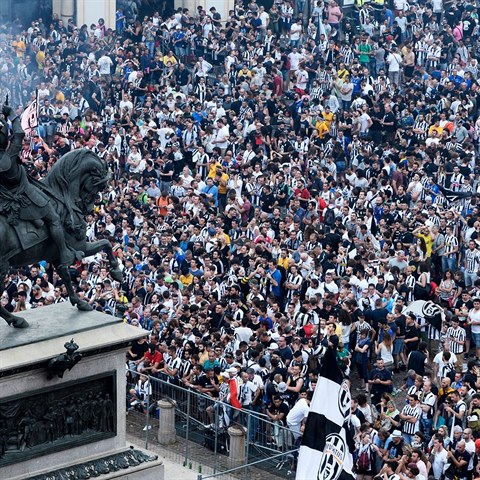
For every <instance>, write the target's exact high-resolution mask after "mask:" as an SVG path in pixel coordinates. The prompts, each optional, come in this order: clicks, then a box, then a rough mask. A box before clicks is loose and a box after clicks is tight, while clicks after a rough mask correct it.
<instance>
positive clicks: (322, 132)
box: [315, 120, 330, 138]
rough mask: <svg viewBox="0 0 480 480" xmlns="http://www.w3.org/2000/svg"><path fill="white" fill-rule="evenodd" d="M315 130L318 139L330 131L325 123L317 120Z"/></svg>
mask: <svg viewBox="0 0 480 480" xmlns="http://www.w3.org/2000/svg"><path fill="white" fill-rule="evenodd" d="M315 128H316V129H317V130H318V136H319V137H320V138H325V137H326V136H327V134H328V132H329V131H330V129H329V128H328V125H327V122H325V121H322V120H317V123H316V124H315Z"/></svg>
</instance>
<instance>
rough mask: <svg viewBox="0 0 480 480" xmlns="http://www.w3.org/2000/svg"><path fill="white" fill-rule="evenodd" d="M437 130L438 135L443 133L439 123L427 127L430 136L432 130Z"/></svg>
mask: <svg viewBox="0 0 480 480" xmlns="http://www.w3.org/2000/svg"><path fill="white" fill-rule="evenodd" d="M435 130H436V131H437V133H438V136H440V135H441V134H442V133H443V127H441V126H440V125H439V126H438V127H436V126H435V125H432V126H431V127H430V128H429V129H428V136H429V137H431V136H433V132H434V131H435Z"/></svg>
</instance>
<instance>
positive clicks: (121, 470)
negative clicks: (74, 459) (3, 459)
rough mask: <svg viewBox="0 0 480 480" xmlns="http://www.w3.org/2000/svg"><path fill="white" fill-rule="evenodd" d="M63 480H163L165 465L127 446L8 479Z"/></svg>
mask: <svg viewBox="0 0 480 480" xmlns="http://www.w3.org/2000/svg"><path fill="white" fill-rule="evenodd" d="M109 470H110V471H109ZM72 475H73V476H72ZM65 478H75V479H76V480H82V479H87V478H98V479H99V480H110V479H122V480H140V479H141V480H163V478H164V465H163V462H162V461H161V460H159V459H158V456H157V455H155V454H152V453H151V452H148V451H146V450H144V449H140V448H138V447H134V446H132V445H130V448H128V449H126V450H122V451H120V452H117V453H114V454H111V455H107V456H102V457H94V458H87V459H85V460H84V461H83V462H82V463H78V464H74V465H64V466H63V467H60V468H57V469H56V470H55V471H53V472H52V471H45V472H43V473H41V474H38V473H36V474H34V475H33V476H28V477H25V476H21V477H16V478H13V479H10V480H63V479H65Z"/></svg>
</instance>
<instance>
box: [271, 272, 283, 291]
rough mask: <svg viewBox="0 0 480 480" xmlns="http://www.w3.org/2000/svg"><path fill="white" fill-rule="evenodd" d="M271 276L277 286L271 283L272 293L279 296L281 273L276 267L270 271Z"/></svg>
mask: <svg viewBox="0 0 480 480" xmlns="http://www.w3.org/2000/svg"><path fill="white" fill-rule="evenodd" d="M270 275H271V277H272V278H273V279H274V280H275V281H276V282H277V286H275V285H274V284H273V283H271V286H272V293H273V294H274V295H275V296H276V297H280V295H281V291H282V289H281V288H280V282H281V281H282V274H281V272H280V270H279V269H278V268H276V269H275V270H274V271H273V272H270Z"/></svg>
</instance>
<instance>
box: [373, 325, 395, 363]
mask: <svg viewBox="0 0 480 480" xmlns="http://www.w3.org/2000/svg"><path fill="white" fill-rule="evenodd" d="M376 353H377V357H378V358H381V359H382V360H383V363H384V365H385V368H386V369H390V368H392V367H393V339H392V336H391V335H390V333H388V332H385V333H384V334H383V340H382V341H381V342H380V343H379V344H378V345H377V348H376Z"/></svg>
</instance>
